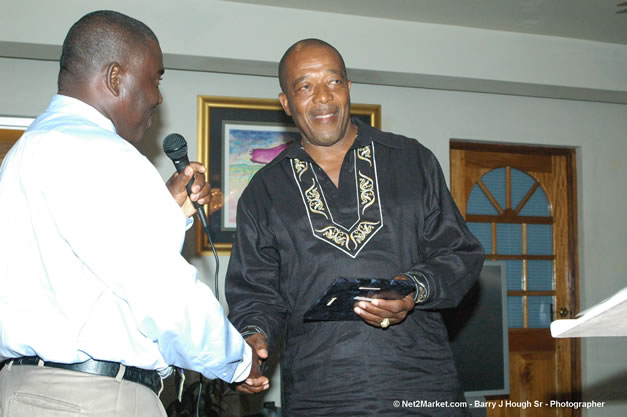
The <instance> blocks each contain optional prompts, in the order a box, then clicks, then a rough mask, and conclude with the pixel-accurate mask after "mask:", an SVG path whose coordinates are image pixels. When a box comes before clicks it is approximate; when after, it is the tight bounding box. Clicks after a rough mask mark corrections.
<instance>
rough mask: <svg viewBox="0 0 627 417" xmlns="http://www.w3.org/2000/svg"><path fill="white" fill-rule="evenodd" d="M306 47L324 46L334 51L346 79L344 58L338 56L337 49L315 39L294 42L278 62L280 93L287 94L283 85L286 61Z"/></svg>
mask: <svg viewBox="0 0 627 417" xmlns="http://www.w3.org/2000/svg"><path fill="white" fill-rule="evenodd" d="M307 46H325V47H327V48H331V49H332V50H333V51H335V53H336V54H337V56H338V57H339V58H340V62H341V63H342V71H343V75H344V77H346V64H344V58H342V54H340V52H339V51H338V50H337V49H335V47H334V46H333V45H331V44H329V43H327V42H325V41H323V40H321V39H315V38H309V39H302V40H300V41H298V42H296V43H295V44H293V45H292V46H290V47H289V48H287V51H285V53H284V54H283V57H281V61H279V84H280V85H281V91H283V92H284V93H287V85H285V83H286V82H287V79H286V78H287V74H286V68H285V65H286V63H287V60H288V58H289V57H290V56H291V55H292V54H293V53H294V52H298V51H300V50H301V49H302V48H304V47H307Z"/></svg>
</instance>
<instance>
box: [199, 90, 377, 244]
mask: <svg viewBox="0 0 627 417" xmlns="http://www.w3.org/2000/svg"><path fill="white" fill-rule="evenodd" d="M351 116H353V117H357V118H360V119H361V120H363V121H364V122H366V123H367V124H369V125H371V126H374V127H376V128H380V123H381V106H380V105H378V104H351ZM295 140H300V134H299V133H298V130H297V129H296V126H295V125H294V123H293V122H292V118H291V117H289V116H287V115H286V114H285V112H284V111H283V108H282V107H281V104H280V103H279V100H272V99H258V98H239V97H217V96H203V95H201V96H198V161H200V162H201V163H203V164H204V165H205V166H207V168H208V180H209V183H210V184H211V186H212V187H217V188H220V189H221V190H222V192H223V194H224V206H223V207H222V209H221V210H218V211H217V212H215V213H213V214H212V215H211V216H209V229H210V231H211V237H212V239H213V242H214V244H215V247H216V251H217V252H218V253H219V254H220V255H230V253H231V248H232V246H233V239H234V237H235V226H236V225H235V216H236V212H237V202H238V200H239V197H240V196H241V194H242V192H243V191H244V188H245V187H246V185H247V184H248V182H249V181H250V179H251V178H252V177H253V175H254V174H255V173H256V172H257V171H259V169H261V168H262V167H263V166H264V165H265V164H267V163H268V162H270V161H271V160H272V159H273V158H274V157H275V156H277V155H278V154H279V153H281V151H282V150H283V149H285V148H286V147H287V145H288V144H289V143H291V142H292V141H295ZM197 248H198V252H199V253H200V254H203V255H207V254H211V253H212V251H211V247H210V244H209V240H208V238H207V236H206V235H205V234H204V232H203V231H202V230H201V228H200V227H198V228H197Z"/></svg>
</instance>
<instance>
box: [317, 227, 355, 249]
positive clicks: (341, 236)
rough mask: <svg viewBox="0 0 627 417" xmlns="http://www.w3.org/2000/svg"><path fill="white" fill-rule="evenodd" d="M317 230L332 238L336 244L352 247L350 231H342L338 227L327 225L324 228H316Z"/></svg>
mask: <svg viewBox="0 0 627 417" xmlns="http://www.w3.org/2000/svg"><path fill="white" fill-rule="evenodd" d="M316 232H318V233H322V235H323V236H324V237H326V238H327V239H329V240H332V241H333V243H335V244H336V245H340V246H345V247H346V248H347V249H350V248H349V247H348V243H349V242H348V233H346V232H342V231H341V230H340V229H338V228H337V227H335V226H327V227H325V228H324V229H319V230H318V229H316Z"/></svg>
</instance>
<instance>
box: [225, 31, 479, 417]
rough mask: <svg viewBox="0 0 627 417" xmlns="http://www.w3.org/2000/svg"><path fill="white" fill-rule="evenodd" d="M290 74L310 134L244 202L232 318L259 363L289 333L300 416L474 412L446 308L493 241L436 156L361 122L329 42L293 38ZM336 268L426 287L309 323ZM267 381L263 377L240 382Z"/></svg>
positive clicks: (286, 97)
mask: <svg viewBox="0 0 627 417" xmlns="http://www.w3.org/2000/svg"><path fill="white" fill-rule="evenodd" d="M279 80H280V83H281V90H282V92H281V94H280V95H279V99H280V101H281V104H282V106H283V109H284V110H285V112H286V113H287V114H288V115H290V116H292V119H293V120H294V122H295V124H296V126H297V127H298V129H299V131H300V133H301V136H302V139H301V141H300V142H299V143H292V144H291V145H290V146H289V147H288V148H287V149H285V150H284V151H283V152H282V153H281V154H280V155H279V156H277V157H276V158H275V159H274V160H273V161H272V162H270V163H269V164H268V165H266V166H265V167H264V168H262V169H261V170H260V171H259V172H258V173H257V174H256V175H255V176H254V178H253V179H252V181H251V182H250V184H249V185H248V187H247V188H246V190H245V191H244V193H243V194H242V197H241V199H240V201H239V205H238V212H237V235H236V240H235V243H234V245H233V252H232V255H231V260H230V264H229V270H228V273H227V283H226V292H227V298H228V302H229V307H230V319H231V321H232V322H233V323H234V324H235V326H236V327H237V328H238V329H239V330H240V331H241V332H242V334H243V335H244V336H245V337H246V338H247V341H248V342H249V344H251V346H253V348H254V349H255V350H256V351H257V353H258V355H259V357H261V358H265V357H267V355H268V351H269V349H270V348H276V346H275V342H276V340H277V338H278V337H279V336H280V335H281V334H284V338H283V350H282V359H281V372H282V390H283V407H284V408H285V410H286V412H287V415H289V416H340V415H345V416H355V415H359V416H366V415H372V416H388V415H403V416H404V415H409V414H416V415H425V416H440V415H441V416H447V417H451V416H463V415H467V410H466V409H465V408H464V405H465V404H463V401H464V397H463V392H462V388H461V387H460V384H459V381H458V377H457V372H456V370H455V365H454V360H453V355H452V352H451V349H450V347H449V344H448V337H447V332H446V329H445V327H444V324H443V322H442V319H441V316H440V313H439V312H438V311H437V310H439V309H444V308H451V307H455V306H456V305H457V304H458V303H459V301H460V300H461V299H462V297H463V296H464V295H465V294H466V292H467V291H468V289H469V288H470V287H471V286H472V285H473V284H474V282H475V281H476V279H477V276H478V274H479V272H480V270H481V266H482V263H483V249H482V248H481V245H480V244H479V242H478V241H477V240H476V239H475V238H474V237H473V236H472V235H471V234H470V232H469V231H468V229H467V228H466V226H465V224H464V221H463V219H462V218H461V216H460V214H459V212H458V210H457V208H456V206H455V203H454V202H453V200H452V198H451V196H450V193H449V191H448V189H447V187H446V183H445V181H444V177H443V175H442V171H441V168H440V166H439V164H438V162H437V160H436V158H435V156H434V155H433V154H432V153H431V152H430V151H429V150H427V149H426V148H425V147H423V146H422V145H420V144H419V143H418V142H417V141H416V140H413V139H408V138H405V137H402V136H398V135H394V134H391V133H385V132H381V131H379V130H377V129H374V128H372V127H370V126H368V125H366V124H364V123H362V122H360V121H358V120H351V118H350V87H351V82H350V81H349V80H348V79H347V77H346V68H345V65H344V61H343V59H342V57H341V55H340V54H339V53H338V51H337V50H336V49H335V48H333V47H332V46H331V45H329V44H327V43H325V42H323V41H320V40H316V39H306V40H303V41H299V42H297V43H296V44H294V45H293V46H292V47H290V48H289V49H288V50H287V52H286V53H285V55H284V56H283V58H282V59H281V62H280V65H279ZM338 277H349V278H362V277H370V278H393V279H404V280H411V281H412V282H413V284H414V285H415V291H414V292H412V293H411V294H410V295H408V296H406V297H405V298H403V299H400V300H375V301H372V302H368V301H358V302H357V303H356V304H355V306H354V312H355V314H356V317H357V318H360V319H361V320H355V321H318V322H304V321H303V314H304V312H305V311H306V310H307V308H308V307H309V306H310V305H311V304H312V303H313V302H314V301H315V300H316V299H317V298H318V297H319V296H320V295H321V294H322V293H323V291H324V290H325V289H326V288H327V287H328V286H329V285H330V284H331V283H332V282H333V281H335V279H336V278H338ZM266 387H267V380H263V379H261V378H259V379H249V380H248V381H247V382H246V383H244V384H242V385H240V387H239V389H240V391H242V392H248V393H252V392H259V391H261V390H262V389H264V388H266ZM459 402H462V404H459Z"/></svg>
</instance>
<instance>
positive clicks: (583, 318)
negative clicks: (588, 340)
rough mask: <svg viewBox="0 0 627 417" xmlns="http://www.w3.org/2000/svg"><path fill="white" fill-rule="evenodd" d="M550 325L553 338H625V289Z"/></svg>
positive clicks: (626, 299) (626, 326)
mask: <svg viewBox="0 0 627 417" xmlns="http://www.w3.org/2000/svg"><path fill="white" fill-rule="evenodd" d="M577 317H578V318H576V319H573V320H556V321H554V322H552V323H551V335H552V336H553V337H588V336H597V337H599V336H627V287H625V288H623V289H622V290H620V291H618V292H617V293H616V294H614V295H613V296H611V297H609V298H606V299H605V300H603V301H601V302H600V303H598V304H596V305H594V306H592V307H590V308H588V309H586V310H584V311H582V312H581V313H579V314H578V315H577Z"/></svg>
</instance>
